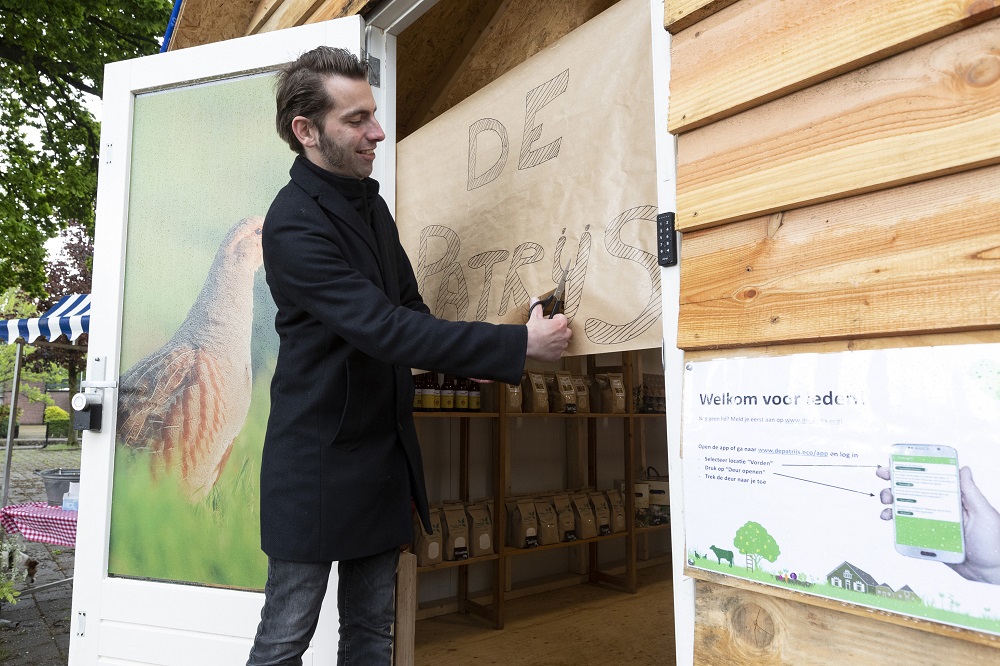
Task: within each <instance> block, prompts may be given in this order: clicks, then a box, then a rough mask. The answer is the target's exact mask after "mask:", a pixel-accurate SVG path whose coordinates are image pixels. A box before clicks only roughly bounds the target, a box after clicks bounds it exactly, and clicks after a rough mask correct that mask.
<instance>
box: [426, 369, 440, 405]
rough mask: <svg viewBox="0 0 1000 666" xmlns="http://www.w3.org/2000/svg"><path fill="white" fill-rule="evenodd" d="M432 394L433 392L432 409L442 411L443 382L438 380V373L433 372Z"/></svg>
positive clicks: (431, 377)
mask: <svg viewBox="0 0 1000 666" xmlns="http://www.w3.org/2000/svg"><path fill="white" fill-rule="evenodd" d="M428 383H429V385H430V387H431V388H430V394H431V411H434V412H440V411H441V383H440V382H439V381H438V373H436V372H432V373H431V374H430V381H429V382H428Z"/></svg>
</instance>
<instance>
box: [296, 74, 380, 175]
mask: <svg viewBox="0 0 1000 666" xmlns="http://www.w3.org/2000/svg"><path fill="white" fill-rule="evenodd" d="M326 90H327V94H328V95H329V96H330V99H332V100H335V106H334V108H332V109H331V110H329V111H327V112H326V115H325V116H323V118H322V119H321V121H320V126H319V127H318V128H317V130H318V136H317V137H316V139H317V140H316V146H315V147H313V148H312V150H310V148H309V147H307V148H306V157H307V158H309V159H310V160H311V161H312V162H313V163H315V164H317V165H318V166H321V167H323V168H324V169H326V170H327V171H330V172H332V173H335V174H337V175H339V176H347V177H350V178H359V179H360V178H366V177H368V176H370V175H371V174H372V166H373V163H374V162H375V145H376V144H377V143H378V142H379V141H382V140H384V139H385V132H383V131H382V126H381V125H379V123H378V121H377V120H376V119H375V98H374V97H372V89H371V86H369V85H368V82H367V81H365V80H363V79H362V80H359V79H348V78H345V77H343V76H331V77H328V78H327V80H326Z"/></svg>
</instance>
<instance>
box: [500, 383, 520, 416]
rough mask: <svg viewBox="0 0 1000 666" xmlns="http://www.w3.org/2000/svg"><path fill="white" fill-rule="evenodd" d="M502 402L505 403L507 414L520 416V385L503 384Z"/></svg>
mask: <svg viewBox="0 0 1000 666" xmlns="http://www.w3.org/2000/svg"><path fill="white" fill-rule="evenodd" d="M503 395H504V400H505V401H506V408H507V413H508V414H520V413H521V401H522V398H521V385H520V384H504V392H503Z"/></svg>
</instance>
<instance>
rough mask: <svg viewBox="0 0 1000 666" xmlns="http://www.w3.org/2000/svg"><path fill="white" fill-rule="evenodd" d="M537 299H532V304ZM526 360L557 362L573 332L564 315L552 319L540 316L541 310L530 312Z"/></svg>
mask: <svg viewBox="0 0 1000 666" xmlns="http://www.w3.org/2000/svg"><path fill="white" fill-rule="evenodd" d="M535 300H537V299H532V303H534V301H535ZM526 325H527V327H528V358H530V359H534V360H536V361H544V362H553V361H558V360H559V359H560V358H561V357H562V355H563V353H564V352H565V351H566V347H567V346H569V341H570V338H572V337H573V331H571V330H570V328H569V320H567V319H566V316H565V315H561V314H557V315H556V316H554V317H553V318H552V319H546V318H545V317H544V316H542V308H538V309H537V310H534V309H532V310H531V317H529V318H528V323H527V324H526Z"/></svg>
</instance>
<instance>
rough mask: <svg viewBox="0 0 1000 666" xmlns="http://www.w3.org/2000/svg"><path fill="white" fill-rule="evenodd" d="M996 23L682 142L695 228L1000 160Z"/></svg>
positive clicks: (688, 208)
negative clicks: (997, 129)
mask: <svg viewBox="0 0 1000 666" xmlns="http://www.w3.org/2000/svg"><path fill="white" fill-rule="evenodd" d="M998 30H1000V19H993V20H992V21H989V22H987V23H983V24H981V25H979V26H976V27H974V28H970V29H968V30H964V31H962V32H960V33H958V34H955V35H951V36H949V37H946V38H944V39H941V40H939V41H937V42H934V43H932V44H927V45H925V46H922V47H920V48H918V49H914V50H912V51H908V52H906V53H903V54H900V55H898V56H895V57H893V58H891V59H889V60H885V61H882V62H879V63H876V64H875V65H871V66H870V67H867V68H865V69H862V70H858V71H856V72H851V73H849V74H845V75H843V76H840V77H838V78H836V79H833V80H830V81H826V82H824V83H821V84H819V85H817V86H814V87H812V88H809V89H807V90H803V91H800V92H798V93H795V94H793V95H790V96H788V97H785V98H782V99H780V100H775V101H774V102H771V103H769V104H766V105H764V106H761V107H757V108H755V109H751V110H749V111H745V112H743V113H741V114H739V115H737V116H734V117H732V118H727V119H725V120H722V121H719V122H716V123H713V124H712V125H709V126H708V127H703V128H700V129H697V130H694V131H692V132H688V133H687V134H683V135H681V136H680V137H679V138H678V168H677V207H678V224H677V226H678V228H679V229H680V230H682V231H693V230H695V229H700V228H704V227H708V226H712V225H716V224H720V223H723V222H730V221H735V220H741V219H747V218H750V217H756V216H760V215H764V214H769V213H773V212H778V211H784V210H788V209H790V208H795V207H799V206H804V205H809V204H812V203H817V202H821V201H829V200H831V199H835V198H841V197H845V196H850V195H853V194H859V193H862V192H868V191H873V190H877V189H883V188H887V187H892V186H895V185H900V184H904V183H909V182H914V181H918V180H922V179H926V178H931V177H935V176H939V175H944V174H948V173H955V172H957V171H961V170H967V169H972V168H975V167H978V166H984V165H987V164H991V163H995V162H998V161H1000V132H997V131H996V128H997V127H998V126H1000V60H998V58H997V55H996V48H997V46H996V35H997V32H998Z"/></svg>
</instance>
